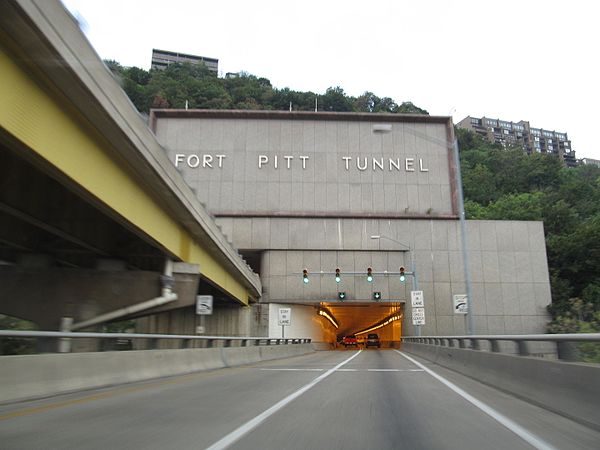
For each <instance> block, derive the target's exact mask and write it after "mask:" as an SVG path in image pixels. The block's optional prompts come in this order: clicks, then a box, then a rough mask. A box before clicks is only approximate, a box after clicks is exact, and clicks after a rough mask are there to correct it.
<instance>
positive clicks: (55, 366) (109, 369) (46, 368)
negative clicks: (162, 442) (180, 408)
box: [0, 344, 314, 403]
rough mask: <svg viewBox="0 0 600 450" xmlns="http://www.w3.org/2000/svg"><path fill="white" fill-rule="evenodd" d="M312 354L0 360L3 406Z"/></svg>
mask: <svg viewBox="0 0 600 450" xmlns="http://www.w3.org/2000/svg"><path fill="white" fill-rule="evenodd" d="M312 352H314V349H313V347H312V345H311V344H294V345H277V346H260V347H219V348H206V349H181V350H179V349H177V350H143V351H138V350H133V351H122V352H101V353H54V354H43V355H22V356H1V357H0V402H3V403H5V402H12V401H19V400H25V399H32V398H40V397H47V396H51V395H56V394H61V393H67V392H74V391H78V390H83V389H91V388H99V387H105V386H112V385H117V384H123V383H131V382H135V381H142V380H149V379H152V378H160V377H167V376H173V375H182V374H186V373H192V372H198V371H202V370H212V369H220V368H224V367H234V366H239V365H244V364H254V363H257V362H260V361H266V360H271V359H278V358H288V357H292V356H299V355H304V354H307V353H312Z"/></svg>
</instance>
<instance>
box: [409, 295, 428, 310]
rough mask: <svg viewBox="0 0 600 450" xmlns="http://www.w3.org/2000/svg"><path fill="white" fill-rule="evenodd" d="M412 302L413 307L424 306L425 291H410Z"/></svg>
mask: <svg viewBox="0 0 600 450" xmlns="http://www.w3.org/2000/svg"><path fill="white" fill-rule="evenodd" d="M410 302H411V303H412V307H413V308H423V307H424V306H425V299H424V297H423V291H410Z"/></svg>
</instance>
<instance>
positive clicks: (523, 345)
mask: <svg viewBox="0 0 600 450" xmlns="http://www.w3.org/2000/svg"><path fill="white" fill-rule="evenodd" d="M517 349H518V351H519V355H521V356H528V355H529V348H528V345H527V341H517Z"/></svg>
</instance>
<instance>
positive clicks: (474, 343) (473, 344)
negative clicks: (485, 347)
mask: <svg viewBox="0 0 600 450" xmlns="http://www.w3.org/2000/svg"><path fill="white" fill-rule="evenodd" d="M471 347H472V348H473V350H481V344H480V343H479V339H471Z"/></svg>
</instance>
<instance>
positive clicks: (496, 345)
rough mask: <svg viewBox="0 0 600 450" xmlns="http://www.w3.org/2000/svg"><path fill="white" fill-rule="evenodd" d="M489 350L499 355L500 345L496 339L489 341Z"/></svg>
mask: <svg viewBox="0 0 600 450" xmlns="http://www.w3.org/2000/svg"><path fill="white" fill-rule="evenodd" d="M489 341H490V350H491V351H492V352H494V353H500V343H499V342H498V341H497V340H496V339H489Z"/></svg>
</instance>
